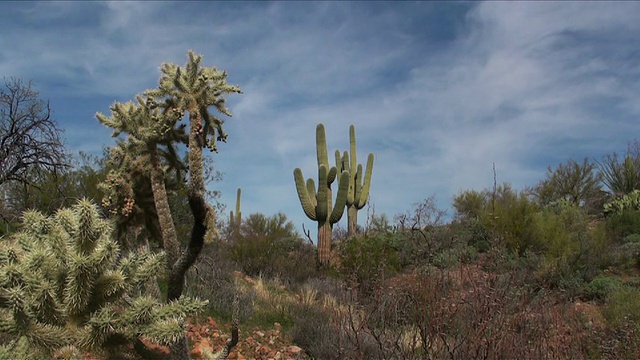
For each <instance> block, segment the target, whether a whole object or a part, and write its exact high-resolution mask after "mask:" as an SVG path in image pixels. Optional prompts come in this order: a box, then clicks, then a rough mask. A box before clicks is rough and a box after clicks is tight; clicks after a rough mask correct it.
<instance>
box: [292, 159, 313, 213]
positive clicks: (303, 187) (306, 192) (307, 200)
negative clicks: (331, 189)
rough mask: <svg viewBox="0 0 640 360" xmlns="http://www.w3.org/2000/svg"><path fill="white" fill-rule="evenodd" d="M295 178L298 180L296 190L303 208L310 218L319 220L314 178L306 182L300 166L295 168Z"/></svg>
mask: <svg viewBox="0 0 640 360" xmlns="http://www.w3.org/2000/svg"><path fill="white" fill-rule="evenodd" d="M293 178H294V180H295V182H296V190H297V191H298V199H300V204H301V205H302V210H303V211H304V213H305V215H307V217H308V218H309V219H311V220H314V221H315V220H317V218H316V201H315V198H316V191H315V184H314V183H313V180H312V179H309V180H308V181H307V183H306V184H305V182H304V175H302V170H300V169H299V168H296V169H295V170H293ZM312 199H313V200H312Z"/></svg>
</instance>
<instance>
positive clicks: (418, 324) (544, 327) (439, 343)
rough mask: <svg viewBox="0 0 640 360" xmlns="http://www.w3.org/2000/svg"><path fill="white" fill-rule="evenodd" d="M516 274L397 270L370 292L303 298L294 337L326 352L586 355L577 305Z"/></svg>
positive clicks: (360, 355)
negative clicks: (313, 301)
mask: <svg viewBox="0 0 640 360" xmlns="http://www.w3.org/2000/svg"><path fill="white" fill-rule="evenodd" d="M517 276H519V275H518V274H517V273H515V274H513V275H509V274H504V275H495V274H491V273H487V272H484V271H483V270H482V269H481V268H480V267H479V266H461V267H459V268H457V269H453V270H441V269H436V268H429V269H428V270H425V271H424V272H422V273H417V272H416V273H412V274H408V275H400V276H396V277H394V278H391V279H387V280H386V281H384V282H383V283H382V284H381V285H380V286H379V287H378V288H377V289H376V290H375V291H374V292H373V293H371V294H369V295H367V296H366V297H360V295H359V294H358V293H357V292H356V291H352V292H345V293H344V294H343V297H341V298H339V299H337V301H336V302H333V303H332V302H330V301H324V302H323V303H324V304H331V305H330V306H324V307H319V306H305V308H304V309H303V310H302V311H298V314H299V315H298V317H297V318H296V319H295V320H294V324H295V325H294V341H296V343H298V345H300V346H302V347H303V348H305V349H306V350H307V351H308V353H309V354H310V355H311V356H313V357H314V358H322V359H338V358H342V359H344V358H349V359H514V358H523V359H557V358H584V357H585V356H586V355H585V354H587V352H588V351H589V344H590V343H593V342H592V341H591V340H590V338H589V336H591V335H592V332H587V331H585V326H584V320H583V318H582V317H581V316H580V313H579V312H576V311H574V309H573V307H572V306H570V305H567V306H562V305H558V304H561V302H560V301H559V299H556V298H554V297H553V296H551V295H550V293H548V292H544V291H537V292H536V291H533V290H531V289H530V288H528V287H527V286H524V285H518V284H522V282H521V279H517V278H516V277H517ZM591 346H593V345H591Z"/></svg>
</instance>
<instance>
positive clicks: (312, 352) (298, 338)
mask: <svg viewBox="0 0 640 360" xmlns="http://www.w3.org/2000/svg"><path fill="white" fill-rule="evenodd" d="M294 313H295V315H294V318H293V328H292V329H291V340H292V341H293V343H295V344H296V345H298V346H300V347H301V348H303V349H304V350H305V351H306V353H307V354H308V355H309V356H311V357H312V358H313V359H336V358H338V356H339V355H338V354H339V350H338V349H336V345H337V344H339V341H338V340H337V337H338V336H339V334H337V333H336V332H335V331H334V329H333V328H332V325H331V323H330V322H329V321H328V319H330V318H331V314H330V313H329V312H328V311H327V310H325V309H323V308H321V307H318V306H313V305H311V306H310V305H299V306H298V307H297V308H296V311H295V312H294Z"/></svg>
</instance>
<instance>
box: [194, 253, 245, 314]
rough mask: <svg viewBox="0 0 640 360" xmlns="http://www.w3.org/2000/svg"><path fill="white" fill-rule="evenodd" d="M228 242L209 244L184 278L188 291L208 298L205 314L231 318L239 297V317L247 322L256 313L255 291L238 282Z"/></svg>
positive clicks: (198, 296) (195, 295) (202, 297)
mask: <svg viewBox="0 0 640 360" xmlns="http://www.w3.org/2000/svg"><path fill="white" fill-rule="evenodd" d="M227 248H228V244H225V243H221V242H216V243H213V244H208V245H207V246H205V248H204V249H203V252H202V254H201V255H200V256H199V257H198V260H197V261H196V263H195V264H194V266H193V267H192V268H191V269H190V270H189V272H188V273H187V276H186V279H185V284H186V286H185V293H186V294H187V295H189V296H193V297H197V298H200V299H206V300H209V304H208V305H207V307H206V308H205V310H204V311H203V313H202V316H212V317H216V318H222V319H224V320H227V321H230V320H231V319H232V315H233V311H234V308H233V301H234V299H235V297H236V296H237V297H238V308H239V312H238V320H239V321H240V322H244V321H245V320H246V319H247V318H249V317H250V316H251V315H252V313H253V302H254V300H255V297H256V295H255V293H254V292H253V291H252V290H251V289H243V288H242V287H241V286H239V284H238V276H239V274H238V273H237V272H236V265H235V263H233V262H232V261H231V260H229V259H228V256H227V255H228V249H227Z"/></svg>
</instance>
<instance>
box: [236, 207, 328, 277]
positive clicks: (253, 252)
mask: <svg viewBox="0 0 640 360" xmlns="http://www.w3.org/2000/svg"><path fill="white" fill-rule="evenodd" d="M229 251H230V258H231V259H232V260H234V261H236V262H237V264H238V266H239V267H240V268H241V269H242V271H243V272H244V273H245V274H247V275H250V276H258V275H263V276H266V277H270V278H275V277H278V278H280V279H282V280H285V281H288V282H292V283H297V284H299V283H302V282H304V281H305V280H306V279H308V278H309V277H310V276H313V275H314V274H315V269H316V267H315V249H314V247H313V246H312V245H311V244H309V243H306V242H305V241H304V240H303V239H302V238H301V237H300V235H299V234H298V233H297V231H296V230H295V226H294V225H293V223H292V222H291V221H288V220H287V218H286V216H285V215H284V214H281V213H280V214H277V215H274V216H271V217H266V216H264V215H262V214H251V215H249V217H248V218H247V219H246V220H245V221H244V222H243V224H242V226H241V228H240V232H239V233H238V234H236V235H234V236H232V238H231V239H230V248H229Z"/></svg>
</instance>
